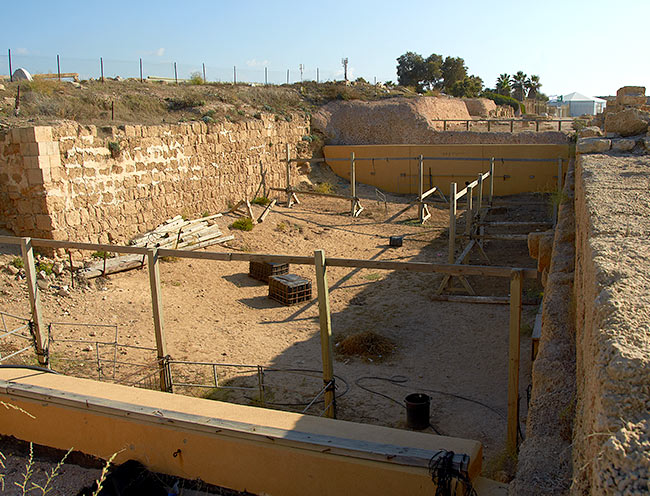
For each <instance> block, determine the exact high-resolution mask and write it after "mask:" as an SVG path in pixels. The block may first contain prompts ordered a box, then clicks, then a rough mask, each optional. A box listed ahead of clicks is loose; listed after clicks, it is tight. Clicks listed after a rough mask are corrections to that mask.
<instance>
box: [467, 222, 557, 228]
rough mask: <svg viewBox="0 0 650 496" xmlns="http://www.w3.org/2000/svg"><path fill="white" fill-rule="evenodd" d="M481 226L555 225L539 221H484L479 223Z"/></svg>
mask: <svg viewBox="0 0 650 496" xmlns="http://www.w3.org/2000/svg"><path fill="white" fill-rule="evenodd" d="M479 225H481V226H486V227H528V226H539V227H552V226H553V223H552V222H547V221H543V222H539V221H528V222H526V221H521V222H519V221H518V222H509V221H507V222H506V221H503V222H501V221H499V222H497V221H490V222H487V221H482V222H480V223H479Z"/></svg>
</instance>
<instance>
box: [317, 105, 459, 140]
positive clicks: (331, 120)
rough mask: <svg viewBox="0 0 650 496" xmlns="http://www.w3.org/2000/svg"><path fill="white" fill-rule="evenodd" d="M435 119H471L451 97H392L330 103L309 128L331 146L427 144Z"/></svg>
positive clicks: (434, 128) (434, 126)
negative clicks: (378, 99) (322, 136)
mask: <svg viewBox="0 0 650 496" xmlns="http://www.w3.org/2000/svg"><path fill="white" fill-rule="evenodd" d="M437 119H471V116H470V114H469V112H468V111H467V106H466V105H465V102H464V101H463V100H460V99H457V98H450V97H418V98H394V99H390V100H387V101H380V102H361V101H353V102H330V103H328V104H327V105H325V106H324V107H322V108H321V109H320V110H319V111H318V112H317V113H316V114H314V116H313V117H312V126H313V127H314V128H315V129H318V130H319V131H321V132H322V133H323V134H325V135H326V136H327V138H328V140H329V142H330V144H335V145H344V144H345V145H361V144H371V143H375V144H376V143H387V144H388V143H393V144H399V143H427V142H429V141H430V140H431V135H432V133H434V132H435V131H436V130H438V129H439V130H442V128H443V124H442V122H436V120H437Z"/></svg>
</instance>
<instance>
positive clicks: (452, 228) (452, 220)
mask: <svg viewBox="0 0 650 496" xmlns="http://www.w3.org/2000/svg"><path fill="white" fill-rule="evenodd" d="M447 261H448V262H449V263H450V264H453V263H454V262H456V183H451V187H450V191H449V256H448V257H447Z"/></svg>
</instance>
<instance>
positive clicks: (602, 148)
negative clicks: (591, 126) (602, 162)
mask: <svg viewBox="0 0 650 496" xmlns="http://www.w3.org/2000/svg"><path fill="white" fill-rule="evenodd" d="M611 145H612V142H611V140H608V139H602V138H580V139H579V140H578V144H577V146H576V151H577V152H578V153H603V152H606V151H609V149H610V148H611Z"/></svg>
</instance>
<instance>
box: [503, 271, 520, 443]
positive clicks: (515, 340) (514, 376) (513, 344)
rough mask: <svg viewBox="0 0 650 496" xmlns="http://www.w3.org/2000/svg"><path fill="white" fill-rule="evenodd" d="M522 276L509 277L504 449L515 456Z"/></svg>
mask: <svg viewBox="0 0 650 496" xmlns="http://www.w3.org/2000/svg"><path fill="white" fill-rule="evenodd" d="M522 282H523V274H522V272H521V270H517V269H515V270H513V271H512V274H511V276H510V326H509V327H510V331H509V339H508V342H509V347H508V348H509V351H508V428H507V434H506V440H507V442H506V448H507V450H508V452H509V453H510V454H513V455H514V454H516V453H517V448H518V432H517V431H518V425H519V347H520V332H521V300H522Z"/></svg>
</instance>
